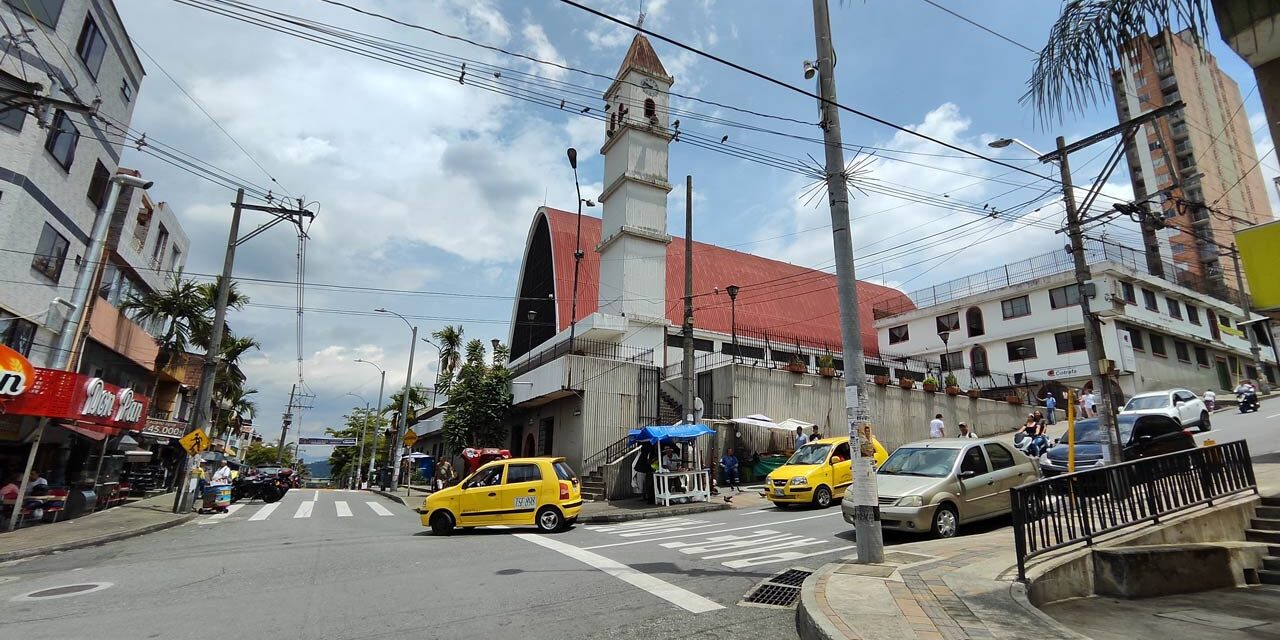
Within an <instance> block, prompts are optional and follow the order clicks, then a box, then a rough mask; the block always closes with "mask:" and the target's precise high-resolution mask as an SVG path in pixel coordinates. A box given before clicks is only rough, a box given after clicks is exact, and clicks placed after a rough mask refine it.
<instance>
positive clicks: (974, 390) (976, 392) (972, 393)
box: [969, 387, 982, 400]
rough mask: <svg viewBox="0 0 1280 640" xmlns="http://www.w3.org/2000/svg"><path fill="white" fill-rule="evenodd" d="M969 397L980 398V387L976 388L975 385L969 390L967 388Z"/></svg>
mask: <svg viewBox="0 0 1280 640" xmlns="http://www.w3.org/2000/svg"><path fill="white" fill-rule="evenodd" d="M969 397H970V398H973V399H974V400H977V399H978V398H981V397H982V389H979V388H977V387H974V388H972V389H970V390H969Z"/></svg>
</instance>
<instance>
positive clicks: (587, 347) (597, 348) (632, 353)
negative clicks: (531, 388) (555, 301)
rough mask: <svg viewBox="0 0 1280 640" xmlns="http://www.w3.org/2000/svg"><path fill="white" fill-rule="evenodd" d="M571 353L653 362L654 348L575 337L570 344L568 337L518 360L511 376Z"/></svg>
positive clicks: (636, 361) (644, 362) (627, 360)
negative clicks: (548, 347)
mask: <svg viewBox="0 0 1280 640" xmlns="http://www.w3.org/2000/svg"><path fill="white" fill-rule="evenodd" d="M571 354H572V355H578V356H586V357H588V358H604V359H606V360H620V361H624V362H635V363H639V364H653V349H644V348H641V347H633V346H630V345H624V344H619V343H617V342H601V341H598V340H587V339H584V338H574V340H573V341H572V345H571V344H570V341H569V340H567V339H566V340H563V341H561V342H559V343H558V344H556V345H555V346H553V347H551V348H550V349H544V350H542V351H540V352H538V353H536V354H534V355H533V357H531V358H528V359H526V360H523V361H521V362H517V363H516V364H515V365H513V366H512V367H511V377H512V378H515V377H518V376H521V375H523V374H525V373H528V372H530V371H533V370H534V369H537V368H538V367H541V366H542V365H544V364H546V363H548V362H551V361H553V360H555V359H557V358H560V357H563V356H566V355H571Z"/></svg>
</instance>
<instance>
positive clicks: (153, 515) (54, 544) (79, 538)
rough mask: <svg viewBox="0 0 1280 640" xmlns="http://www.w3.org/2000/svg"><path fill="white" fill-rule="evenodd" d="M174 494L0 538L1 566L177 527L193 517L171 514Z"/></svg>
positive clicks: (26, 528) (192, 514) (19, 531)
mask: <svg viewBox="0 0 1280 640" xmlns="http://www.w3.org/2000/svg"><path fill="white" fill-rule="evenodd" d="M172 511H173V494H172V493H167V494H164V495H159V496H155V497H152V498H147V499H146V500H138V501H136V502H130V503H129V504H125V505H121V506H119V507H113V508H111V509H107V510H105V511H99V512H97V513H91V514H89V515H87V516H82V517H79V518H76V519H74V520H66V521H63V522H55V523H53V524H40V525H32V526H28V527H23V528H21V529H18V530H16V531H10V532H8V533H3V534H0V562H6V561H9V560H18V559H21V558H29V557H32V556H40V555H45V554H49V553H53V552H55V551H67V550H69V549H79V548H81V547H91V546H95V545H100V544H105V543H107V542H114V541H116V540H123V539H125V538H132V537H134V536H140V535H143V534H147V533H151V532H153V531H160V530H162V529H168V528H169V527H174V526H177V525H180V524H182V523H184V522H187V521H189V520H191V519H192V518H195V517H196V514H194V513H189V514H181V515H179V514H174V513H173V512H172Z"/></svg>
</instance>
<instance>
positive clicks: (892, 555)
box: [796, 461, 1280, 640]
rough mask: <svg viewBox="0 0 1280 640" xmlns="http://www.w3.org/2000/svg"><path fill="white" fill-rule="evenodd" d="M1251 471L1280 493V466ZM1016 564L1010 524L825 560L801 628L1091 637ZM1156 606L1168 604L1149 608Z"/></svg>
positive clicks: (817, 633)
mask: <svg viewBox="0 0 1280 640" xmlns="http://www.w3.org/2000/svg"><path fill="white" fill-rule="evenodd" d="M1254 472H1255V476H1256V478H1257V481H1258V487H1259V490H1260V492H1261V493H1262V494H1263V495H1275V494H1277V493H1280V464H1268V463H1258V462H1256V461H1255V463H1254ZM1140 528H1141V527H1140V526H1138V527H1134V530H1135V531H1136V530H1139V529H1140ZM961 533H962V534H963V530H962V531H961ZM1016 563H1017V560H1016V557H1015V555H1014V542H1013V529H1012V528H1009V527H1002V528H1000V529H998V530H995V531H991V532H989V533H982V534H976V535H961V536H959V537H956V538H951V539H949V540H921V541H920V542H913V543H909V544H903V545H895V546H893V547H891V548H889V549H887V550H886V553H885V563H884V564H879V565H865V564H855V563H853V562H849V561H847V560H846V561H845V562H839V563H833V564H828V565H826V566H824V567H822V568H821V569H819V570H818V571H817V572H816V573H814V574H813V575H812V576H810V577H809V578H808V579H806V580H805V582H804V585H803V588H802V590H801V599H800V604H799V607H798V610H797V612H796V626H797V628H798V630H799V632H800V637H801V638H804V639H806V640H812V639H822V640H831V639H840V640H843V639H846V638H859V639H861V638H876V639H884V640H889V639H919V640H937V639H943V638H946V639H953V638H1036V639H1037V640H1053V639H1059V638H1063V639H1066V638H1076V639H1078V638H1086V637H1087V636H1084V635H1082V634H1080V633H1077V632H1076V631H1075V630H1072V629H1070V628H1068V627H1067V626H1065V625H1064V624H1062V623H1061V622H1059V621H1058V620H1056V619H1054V618H1053V617H1050V616H1049V615H1048V614H1047V613H1045V612H1043V611H1041V610H1040V609H1038V608H1036V607H1035V606H1033V605H1032V604H1031V603H1030V601H1029V600H1028V598H1027V592H1026V586H1025V585H1024V584H1022V583H1020V582H1018V581H1017V569H1016V566H1017V564H1016ZM1198 597H1203V598H1206V601H1205V602H1206V604H1208V603H1209V602H1210V600H1212V599H1214V598H1218V597H1220V596H1217V595H1212V594H1211V593H1207V594H1190V595H1186V596H1180V598H1181V599H1182V602H1195V599H1196V598H1198ZM1086 600H1091V599H1086ZM1134 602H1135V603H1139V604H1136V605H1134V606H1139V607H1141V606H1142V605H1141V604H1140V603H1142V602H1146V601H1134ZM1157 606H1164V605H1158V604H1157V603H1155V602H1152V603H1151V604H1150V607H1148V608H1151V607H1157ZM1165 608H1167V606H1166V607H1165ZM1103 610H1105V609H1099V610H1098V613H1099V614H1101V612H1102V611H1103ZM1113 610H1114V611H1117V612H1119V611H1121V609H1119V608H1115V609H1113ZM1149 613H1150V614H1151V615H1157V611H1156V610H1155V609H1151V611H1150V612H1149ZM1095 626H1096V625H1095ZM1127 628H1129V629H1132V628H1133V626H1132V625H1129V626H1128V627H1127ZM1147 637H1151V636H1147Z"/></svg>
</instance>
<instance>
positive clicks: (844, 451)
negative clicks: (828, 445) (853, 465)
mask: <svg viewBox="0 0 1280 640" xmlns="http://www.w3.org/2000/svg"><path fill="white" fill-rule="evenodd" d="M837 457H838V458H840V459H841V460H848V459H849V443H848V442H841V443H840V444H838V445H836V450H835V451H833V452H832V453H831V459H832V461H834V460H835V459H836V458H837Z"/></svg>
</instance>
